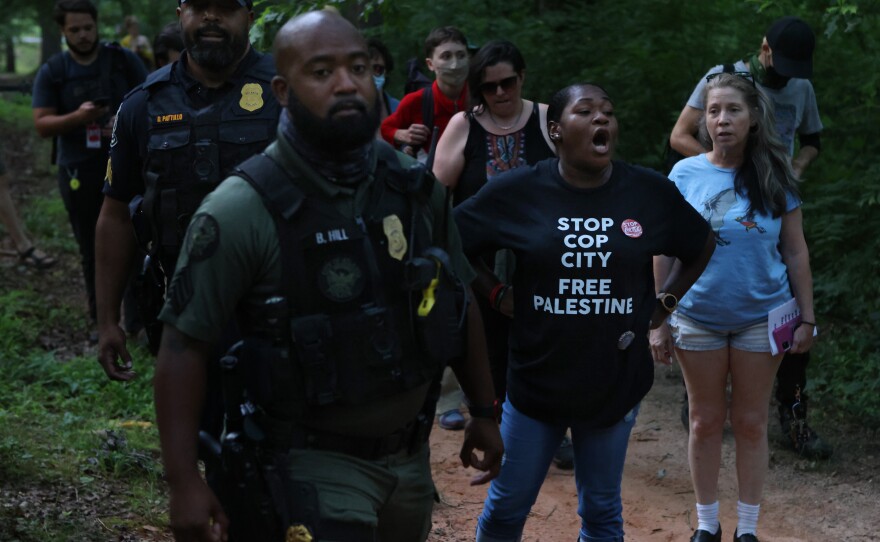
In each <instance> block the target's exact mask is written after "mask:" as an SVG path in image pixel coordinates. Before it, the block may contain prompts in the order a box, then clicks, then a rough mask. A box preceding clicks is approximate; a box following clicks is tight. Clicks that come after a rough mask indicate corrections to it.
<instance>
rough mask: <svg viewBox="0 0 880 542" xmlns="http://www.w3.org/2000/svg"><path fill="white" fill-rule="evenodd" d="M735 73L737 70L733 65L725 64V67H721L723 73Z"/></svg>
mask: <svg viewBox="0 0 880 542" xmlns="http://www.w3.org/2000/svg"><path fill="white" fill-rule="evenodd" d="M734 71H736V68H735V67H734V65H733V64H725V65H724V66H722V67H721V72H722V73H733V72H734Z"/></svg>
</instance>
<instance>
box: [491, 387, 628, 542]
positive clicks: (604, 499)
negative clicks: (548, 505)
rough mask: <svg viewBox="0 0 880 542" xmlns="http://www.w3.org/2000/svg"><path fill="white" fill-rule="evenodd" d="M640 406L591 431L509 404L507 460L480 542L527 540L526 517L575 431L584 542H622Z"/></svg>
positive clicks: (503, 421) (503, 434) (506, 408)
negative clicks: (624, 488) (625, 489)
mask: <svg viewBox="0 0 880 542" xmlns="http://www.w3.org/2000/svg"><path fill="white" fill-rule="evenodd" d="M638 410H639V407H638V405H637V406H636V407H635V408H633V409H632V410H631V411H630V412H629V413H628V414H627V415H626V416H625V417H624V418H623V419H622V420H621V421H620V422H618V423H617V424H615V425H613V426H611V427H607V428H603V429H596V428H588V427H585V426H584V424H582V423H579V422H578V420H559V421H557V422H556V423H548V422H543V421H539V420H535V419H533V418H530V417H528V416H526V415H525V414H523V413H521V412H519V411H518V410H516V409H515V408H514V407H513V405H512V404H511V403H510V401H505V402H504V415H503V416H502V417H501V438H502V439H504V458H503V460H502V463H501V474H500V475H499V476H498V478H496V479H495V480H493V481H492V484H491V485H490V486H489V494H488V496H487V497H486V503H485V505H484V506H483V513H482V514H481V515H480V518H479V521H478V524H477V542H516V541H518V540H520V538H521V537H522V531H523V527H524V526H525V523H526V517H527V516H528V514H529V511H530V510H531V508H532V505H534V504H535V500H536V499H537V498H538V492H539V491H540V490H541V485H542V484H543V483H544V478H546V476H547V471H548V470H549V469H550V462H551V461H552V460H553V454H554V452H556V449H557V448H558V447H559V444H560V443H561V442H562V438H563V437H564V436H565V431H566V429H567V428H568V427H571V441H572V444H573V445H574V469H575V483H576V485H577V492H578V515H579V516H580V517H581V530H580V540H581V541H583V542H621V541H622V540H623V503H622V502H621V500H620V484H621V480H622V479H623V463H624V460H625V459H626V449H627V445H628V444H629V435H630V432H631V431H632V428H633V425H635V421H636V415H637V414H638Z"/></svg>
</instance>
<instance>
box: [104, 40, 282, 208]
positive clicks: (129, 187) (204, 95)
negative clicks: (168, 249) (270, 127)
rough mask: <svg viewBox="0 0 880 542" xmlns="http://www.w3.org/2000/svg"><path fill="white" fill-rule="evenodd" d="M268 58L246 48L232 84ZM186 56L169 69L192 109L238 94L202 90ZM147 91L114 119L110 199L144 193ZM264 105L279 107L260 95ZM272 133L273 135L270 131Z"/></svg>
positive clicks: (137, 93)
mask: <svg viewBox="0 0 880 542" xmlns="http://www.w3.org/2000/svg"><path fill="white" fill-rule="evenodd" d="M266 56H267V55H263V54H261V53H258V52H257V51H255V50H254V49H253V48H251V49H249V50H248V52H247V54H246V55H245V57H244V58H243V59H242V61H241V63H240V64H239V66H238V69H237V70H236V72H235V74H233V76H232V77H230V80H231V81H235V80H238V79H239V78H240V75H241V74H243V73H245V72H246V71H247V70H248V69H250V68H251V67H253V66H254V65H255V64H256V63H258V62H260V61H265V60H263V59H264V57H266ZM188 62H189V57H188V55H187V54H186V52H185V51H184V53H183V54H182V55H181V57H180V60H179V61H178V62H176V63H174V65H173V66H172V68H171V70H172V73H171V83H170V84H172V85H176V86H179V87H181V88H182V89H183V90H184V92H186V95H187V98H188V99H189V101H190V103H191V104H192V106H193V108H194V109H202V108H205V107H208V106H210V105H211V104H213V103H215V102H217V100H219V99H221V98H223V97H224V96H225V95H226V94H227V93H230V92H239V91H240V90H241V89H239V88H236V87H235V85H234V84H233V83H231V82H226V83H225V84H224V85H223V86H221V87H220V88H204V87H202V85H201V83H199V82H198V81H197V80H196V79H194V78H193V77H192V76H190V75H189V73H187V70H186V66H187V64H188ZM149 96H150V93H149V91H148V90H146V89H144V88H143V87H141V88H138V89H137V90H135V91H133V92H132V93H131V94H129V95H128V96H126V98H125V101H124V102H123V103H122V106H121V107H120V108H119V112H118V113H117V116H116V126H115V127H114V130H113V139H112V141H111V144H110V164H108V167H107V179H106V181H107V182H106V184H105V185H104V194H106V195H107V196H110V197H111V198H113V199H116V200H119V201H124V202H129V201H131V199H132V198H133V197H135V196H137V195H142V194H143V193H144V190H145V187H144V179H143V168H144V163H145V161H146V159H147V139H148V137H149V136H148V130H149V128H150V119H149V114H148V112H147V100H148V98H149ZM262 100H263V102H264V103H265V104H266V106H272V107H280V106H278V105H277V102H276V101H275V96H274V95H269V96H262ZM273 134H274V132H273Z"/></svg>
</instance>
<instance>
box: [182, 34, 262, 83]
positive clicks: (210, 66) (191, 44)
mask: <svg viewBox="0 0 880 542" xmlns="http://www.w3.org/2000/svg"><path fill="white" fill-rule="evenodd" d="M207 33H210V34H214V35H216V34H219V35H221V36H222V37H223V39H222V41H220V42H206V41H203V40H202V39H201V37H202V35H203V34H207ZM182 34H183V45H184V46H185V47H186V50H187V53H188V54H189V56H190V58H192V59H193V60H194V61H195V63H196V64H198V65H199V66H201V67H202V68H205V69H206V70H209V71H212V72H223V71H224V70H226V69H227V68H229V67H230V66H232V65H234V64H236V63H237V62H238V61H239V60H240V59H241V57H243V56H244V53H245V51H247V47H248V39H247V32H245V33H244V34H242V35H236V34H230V33H229V32H227V31H226V30H223V29H222V28H220V27H219V26H217V25H215V24H208V25H205V26H201V27H199V29H198V30H196V31H195V32H192V33H190V32H183V33H182Z"/></svg>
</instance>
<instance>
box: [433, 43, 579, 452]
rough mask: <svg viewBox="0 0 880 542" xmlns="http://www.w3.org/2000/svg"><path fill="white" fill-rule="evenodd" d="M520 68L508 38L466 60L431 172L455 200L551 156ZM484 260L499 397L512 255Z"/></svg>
mask: <svg viewBox="0 0 880 542" xmlns="http://www.w3.org/2000/svg"><path fill="white" fill-rule="evenodd" d="M525 72H526V63H525V60H524V59H523V57H522V54H521V53H520V52H519V49H517V48H516V46H515V45H514V44H512V43H510V42H509V41H492V42H489V43H487V44H486V45H484V46H483V47H482V48H481V49H480V50H479V51H478V52H477V53H476V55H474V57H473V58H472V59H471V63H470V71H469V74H468V89H469V90H470V98H471V102H472V103H473V104H475V107H474V108H473V109H472V110H470V111H467V112H461V113H458V114H456V115H455V116H453V117H452V120H451V121H450V122H449V126H447V127H446V131H445V132H444V133H443V137H441V138H440V141H439V142H438V145H437V154H436V156H435V160H434V174H435V175H436V176H437V179H439V180H440V182H442V183H443V184H445V185H446V186H449V187H450V188H451V189H452V190H453V198H454V199H453V203H454V205H458V204H460V203H461V202H463V201H465V200H467V199H468V198H470V197H471V196H473V195H474V194H476V193H477V191H478V190H479V189H480V188H482V187H483V185H485V184H486V183H487V182H489V181H491V180H492V178H493V177H495V176H496V175H498V174H499V173H503V172H505V171H508V170H511V169H515V168H518V167H521V166H525V165H531V164H535V163H537V162H539V161H541V160H543V159H545V158H549V157H552V156H554V153H555V150H554V146H553V143H552V142H551V140H550V136H549V134H548V133H547V105H546V104H539V103H537V102H532V101H529V100H525V99H523V98H522V94H521V93H522V86H523V81H524V80H525ZM482 261H483V263H485V265H486V266H487V268H488V269H491V270H493V271H495V272H496V273H497V276H493V275H492V274H487V275H486V277H489V278H487V279H486V280H484V281H481V282H480V283H475V284H474V288H475V291H476V293H477V302H478V303H479V305H480V312H481V313H482V315H483V326H484V328H485V330H486V340H487V342H488V347H489V361H490V364H491V368H492V380H493V383H494V384H495V392H496V393H497V395H498V399H499V402H501V401H503V400H504V394H505V389H506V373H507V348H508V346H507V337H508V334H509V329H510V317H511V316H512V314H513V304H512V299H513V296H512V295H511V292H510V289H509V287H508V286H507V284H509V282H510V280H511V276H510V274H511V273H512V271H513V270H512V269H511V267H512V258H511V257H510V253H509V251H503V252H499V253H498V255H497V264H498V265H497V266H496V254H495V252H489V253H487V254H484V255H483V258H482ZM498 277H500V279H499V278H498ZM438 410H441V409H438ZM441 411H442V410H441ZM569 452H570V450H569ZM568 462H569V463H570V459H568ZM569 468H570V466H569Z"/></svg>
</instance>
